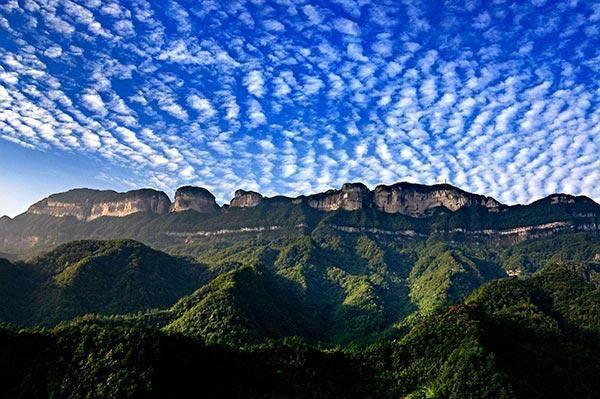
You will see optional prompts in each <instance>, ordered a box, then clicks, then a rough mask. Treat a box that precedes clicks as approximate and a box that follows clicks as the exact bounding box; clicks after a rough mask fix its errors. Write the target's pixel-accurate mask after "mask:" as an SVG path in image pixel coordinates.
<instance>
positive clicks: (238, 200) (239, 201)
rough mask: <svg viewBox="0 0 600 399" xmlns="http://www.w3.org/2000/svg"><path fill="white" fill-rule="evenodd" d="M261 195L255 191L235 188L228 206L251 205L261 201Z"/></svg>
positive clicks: (242, 206)
mask: <svg viewBox="0 0 600 399" xmlns="http://www.w3.org/2000/svg"><path fill="white" fill-rule="evenodd" d="M262 199H263V196H262V195H261V194H260V193H257V192H255V191H246V190H236V192H235V194H234V198H233V199H232V200H231V204H230V206H231V207H233V208H247V207H253V206H256V205H258V204H260V202H261V201H262Z"/></svg>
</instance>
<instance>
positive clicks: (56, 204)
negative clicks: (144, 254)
mask: <svg viewBox="0 0 600 399" xmlns="http://www.w3.org/2000/svg"><path fill="white" fill-rule="evenodd" d="M170 206H171V201H170V200H169V197H168V196H167V195H166V194H165V193H163V192H162V191H156V190H151V189H142V190H133V191H128V192H126V193H117V192H115V191H112V190H91V189H75V190H69V191H67V192H64V193H59V194H53V195H51V196H49V197H47V198H44V199H43V200H41V201H39V202H37V203H35V204H33V205H32V206H30V207H29V209H28V210H27V212H26V213H29V214H38V215H50V216H55V217H66V216H72V217H74V218H76V219H78V220H85V221H89V220H94V219H97V218H99V217H102V216H119V217H120V216H127V215H130V214H132V213H136V212H149V213H154V214H158V215H162V214H164V213H167V212H169V207H170Z"/></svg>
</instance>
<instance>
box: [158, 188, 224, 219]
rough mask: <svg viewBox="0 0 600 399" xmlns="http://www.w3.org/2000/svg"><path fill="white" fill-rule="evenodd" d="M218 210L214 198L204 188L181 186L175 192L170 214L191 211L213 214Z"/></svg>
mask: <svg viewBox="0 0 600 399" xmlns="http://www.w3.org/2000/svg"><path fill="white" fill-rule="evenodd" d="M218 209H219V206H218V205H217V202H216V200H215V196H214V195H213V194H212V193H211V192H210V191H208V190H207V189H205V188H204V187H196V186H183V187H179V188H178V189H177V191H176V192H175V201H174V202H173V204H172V205H171V209H170V211H171V212H183V211H187V210H193V211H196V212H200V213H213V212H216V211H217V210H218Z"/></svg>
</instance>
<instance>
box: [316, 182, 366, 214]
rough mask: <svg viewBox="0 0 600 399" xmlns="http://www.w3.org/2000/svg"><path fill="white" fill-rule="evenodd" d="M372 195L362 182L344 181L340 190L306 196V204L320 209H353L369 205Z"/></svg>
mask: <svg viewBox="0 0 600 399" xmlns="http://www.w3.org/2000/svg"><path fill="white" fill-rule="evenodd" d="M372 198H373V195H372V193H371V191H369V189H368V188H367V186H365V185H364V184H362V183H346V184H344V185H343V186H342V189H341V190H329V191H327V192H325V193H321V194H314V195H310V196H308V197H306V201H307V202H308V206H310V207H311V208H315V209H319V210H321V211H335V210H338V209H343V210H345V211H354V210H357V209H362V208H367V207H370V205H371V202H372Z"/></svg>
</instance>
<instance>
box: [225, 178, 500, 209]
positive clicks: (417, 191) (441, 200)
mask: <svg viewBox="0 0 600 399" xmlns="http://www.w3.org/2000/svg"><path fill="white" fill-rule="evenodd" d="M277 198H279V199H280V198H285V197H277ZM263 200H266V201H267V202H269V201H273V200H274V198H263V197H262V196H261V195H260V194H258V193H255V192H252V191H243V190H238V191H236V193H235V198H234V199H233V200H232V201H231V206H233V207H252V206H256V205H258V204H260V203H261V202H262V201H263ZM292 202H294V203H302V202H305V203H307V204H308V206H310V207H311V208H314V209H318V210H320V211H325V212H330V211H336V210H345V211H355V210H357V209H365V208H375V209H378V210H380V211H383V212H386V213H400V214H403V215H410V216H415V217H424V216H427V215H430V214H431V212H432V211H433V210H434V209H435V208H439V207H445V208H447V209H449V210H451V211H456V210H458V209H460V208H462V207H464V206H473V205H479V206H483V207H486V208H488V209H490V210H493V211H496V210H500V209H501V208H502V207H503V205H502V204H501V203H499V202H498V201H496V200H495V199H493V198H491V197H485V196H482V195H477V194H472V193H468V192H466V191H463V190H461V189H459V188H457V187H454V186H451V185H449V184H437V185H432V186H426V185H422V184H413V183H406V182H402V183H396V184H394V185H391V186H385V185H380V186H377V187H376V188H375V190H373V191H371V190H369V189H368V188H367V186H365V185H364V184H362V183H346V184H344V185H343V186H342V188H341V189H340V190H328V191H326V192H324V193H318V194H312V195H308V196H301V197H298V198H295V199H292Z"/></svg>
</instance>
